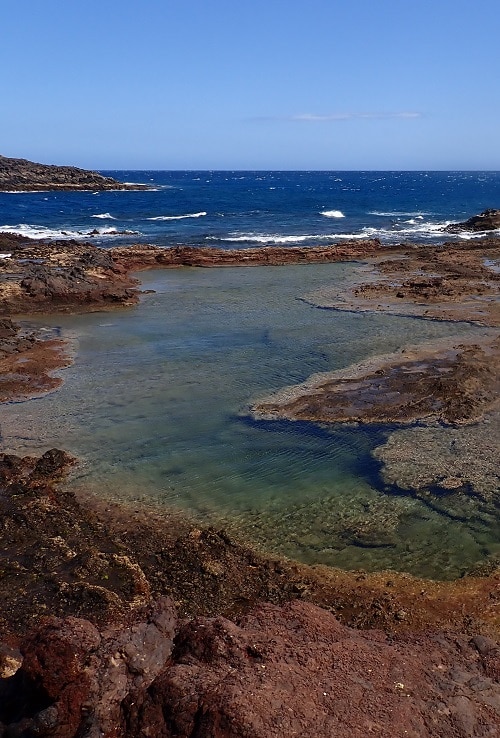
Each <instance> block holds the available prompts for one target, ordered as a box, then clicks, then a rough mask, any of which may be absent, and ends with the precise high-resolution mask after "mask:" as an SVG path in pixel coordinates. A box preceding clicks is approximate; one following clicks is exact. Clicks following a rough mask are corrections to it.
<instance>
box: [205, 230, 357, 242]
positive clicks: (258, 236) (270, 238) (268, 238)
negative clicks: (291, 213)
mask: <svg viewBox="0 0 500 738" xmlns="http://www.w3.org/2000/svg"><path fill="white" fill-rule="evenodd" d="M339 238H343V239H346V238H369V236H368V235H364V234H359V233H341V234H339V233H322V234H299V235H295V236H282V235H279V234H275V233H246V234H240V235H234V236H226V237H224V238H218V237H217V236H208V237H207V240H208V241H219V242H220V241H224V242H226V241H227V242H231V243H263V244H268V245H270V244H287V243H288V244H293V243H303V242H304V241H334V240H338V239H339Z"/></svg>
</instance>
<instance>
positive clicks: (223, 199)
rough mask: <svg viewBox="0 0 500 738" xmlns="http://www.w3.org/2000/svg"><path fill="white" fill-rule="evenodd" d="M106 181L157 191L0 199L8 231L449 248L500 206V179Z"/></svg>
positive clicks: (218, 174)
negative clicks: (467, 224)
mask: <svg viewBox="0 0 500 738" xmlns="http://www.w3.org/2000/svg"><path fill="white" fill-rule="evenodd" d="M103 174H106V175H110V176H113V177H115V178H117V179H119V180H120V181H124V182H134V183H141V184H147V185H149V186H150V187H151V188H152V189H151V190H150V191H117V192H96V193H91V192H90V193H75V192H58V193H53V192H38V193H24V192H23V193H0V232H2V231H5V230H8V231H13V232H16V233H25V234H26V235H28V236H31V237H32V238H77V239H86V238H87V239H90V238H91V239H93V240H94V241H98V242H99V243H100V245H102V246H107V245H114V244H123V243H155V244H158V245H160V246H174V245H179V244H183V245H194V246H218V247H222V248H245V247H251V246H257V245H265V244H270V245H271V244H272V245H275V244H279V245H289V246H297V245H302V246H312V245H317V244H325V243H332V242H335V241H338V240H342V239H347V238H381V239H383V240H384V241H385V242H387V243H397V242H401V241H408V240H411V241H417V242H427V243H429V242H431V243H432V242H436V241H439V240H442V238H443V236H442V233H441V232H440V229H441V228H442V227H443V226H444V225H447V224H448V223H450V222H453V221H462V220H465V219H467V218H468V217H470V216H471V215H475V214H477V213H479V212H481V211H482V210H484V209H485V208H487V207H497V206H498V204H499V202H500V172H302V171H300V172H265V171H259V172H249V171H240V172H238V171H235V172H223V171H213V172H211V171H200V172H196V171H167V172H163V171H112V172H103ZM459 237H460V238H470V237H471V235H470V234H469V233H466V232H464V233H462V234H459ZM475 237H478V235H475Z"/></svg>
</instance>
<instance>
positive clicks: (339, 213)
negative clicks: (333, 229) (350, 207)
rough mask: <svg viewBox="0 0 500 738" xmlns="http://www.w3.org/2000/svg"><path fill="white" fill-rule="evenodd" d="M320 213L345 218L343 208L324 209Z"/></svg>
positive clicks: (326, 216) (330, 216)
mask: <svg viewBox="0 0 500 738" xmlns="http://www.w3.org/2000/svg"><path fill="white" fill-rule="evenodd" d="M320 215H324V216H325V218H345V215H344V213H343V212H342V211H341V210H322V211H321V212H320Z"/></svg>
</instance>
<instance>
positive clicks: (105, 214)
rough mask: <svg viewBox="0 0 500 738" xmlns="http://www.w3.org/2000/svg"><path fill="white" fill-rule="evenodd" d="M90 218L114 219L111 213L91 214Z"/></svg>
mask: <svg viewBox="0 0 500 738" xmlns="http://www.w3.org/2000/svg"><path fill="white" fill-rule="evenodd" d="M90 217H91V218H101V219H102V220H116V218H115V217H114V216H113V215H111V213H98V214H97V215H91V216H90Z"/></svg>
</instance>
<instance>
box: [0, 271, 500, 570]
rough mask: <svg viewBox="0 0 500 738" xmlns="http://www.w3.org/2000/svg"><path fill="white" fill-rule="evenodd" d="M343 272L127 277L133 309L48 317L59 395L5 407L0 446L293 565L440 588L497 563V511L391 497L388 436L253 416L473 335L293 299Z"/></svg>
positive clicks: (468, 328) (452, 327) (461, 329)
mask: <svg viewBox="0 0 500 738" xmlns="http://www.w3.org/2000/svg"><path fill="white" fill-rule="evenodd" d="M353 268H354V265H352V264H328V265H309V266H287V267H273V268H269V267H257V268H248V269H243V268H239V269H238V268H234V269H233V268H228V269H205V270H203V269H181V270H166V271H159V272H148V273H142V274H141V275H140V278H141V281H142V283H143V287H144V289H154V290H156V292H155V293H154V294H149V295H145V296H144V298H143V300H142V301H141V304H140V305H139V306H138V307H134V308H130V309H125V310H120V311H117V312H113V313H93V314H90V315H82V316H64V317H61V316H57V317H54V316H52V317H48V318H46V319H44V320H43V322H44V323H45V324H47V325H50V326H59V327H60V328H61V331H62V333H63V335H69V336H73V337H74V338H75V340H76V341H77V354H76V360H75V363H74V365H73V366H72V367H70V368H69V369H67V370H64V372H63V373H62V375H63V376H64V378H65V383H64V385H63V387H62V388H61V389H60V390H59V391H57V392H55V393H53V394H51V395H47V396H45V397H43V398H39V399H35V400H30V401H28V402H23V403H11V404H9V405H6V406H4V407H3V408H2V409H1V430H2V439H3V447H4V449H6V450H10V451H17V452H20V451H23V452H26V451H28V452H32V451H40V450H45V449H46V448H48V447H53V446H58V447H62V448H65V449H67V450H69V451H71V452H73V453H74V454H76V455H77V456H79V457H80V458H81V459H82V464H81V465H80V467H79V468H78V470H77V472H76V473H75V476H74V479H73V482H72V483H73V484H75V485H85V486H87V487H89V488H90V489H92V490H94V491H95V492H97V493H98V494H101V495H108V496H110V497H113V498H120V499H125V500H144V501H148V502H153V503H155V504H159V505H167V506H170V507H174V508H176V509H181V510H185V511H187V512H189V513H190V514H191V515H192V516H193V518H194V519H196V520H199V522H200V523H201V524H215V525H224V526H225V527H226V528H229V529H230V530H231V531H233V532H237V533H238V534H239V535H240V536H241V537H242V538H244V539H246V540H247V541H249V542H252V543H254V544H256V545H259V546H261V547H262V548H263V549H265V550H266V551H271V552H276V553H280V554H285V555H288V556H292V557H294V558H298V559H301V560H303V561H307V562H314V563H326V564H332V565H339V566H342V567H345V568H364V569H366V570H374V569H381V568H393V569H399V570H404V571H409V572H413V573H415V574H419V575H423V576H433V577H438V578H439V577H443V578H448V577H452V576H456V575H457V574H459V573H461V572H462V571H463V570H464V569H466V568H467V567H469V566H471V565H472V564H474V563H476V562H478V561H481V560H483V559H484V558H485V557H486V556H488V555H489V554H492V553H495V551H496V548H495V546H496V544H495V541H496V540H498V539H499V535H498V534H499V530H498V521H497V518H496V517H495V516H492V517H491V518H490V517H488V516H486V517H485V516H483V517H482V518H481V520H480V522H479V523H478V521H477V519H476V518H477V515H476V511H475V510H474V509H473V506H472V507H471V514H470V520H469V519H465V520H461V521H457V520H452V519H450V518H449V517H448V516H446V515H443V514H441V513H440V512H438V511H435V510H433V509H432V508H430V507H429V506H427V505H424V504H423V503H422V502H421V501H419V500H415V499H412V497H411V496H409V495H408V496H403V495H401V496H395V495H394V494H388V490H387V489H386V488H384V485H383V483H382V481H381V479H380V477H379V474H378V467H377V464H376V462H375V461H374V460H373V458H372V456H371V451H372V449H373V448H374V447H375V446H377V445H380V443H382V442H383V441H384V439H385V438H386V434H387V432H388V430H387V429H382V428H373V427H372V428H359V427H348V426H335V427H331V428H319V427H316V426H313V425H309V424H306V423H286V422H280V423H266V422H254V421H252V420H250V419H249V418H248V417H247V416H246V415H245V411H246V408H247V406H248V404H249V403H250V402H251V401H252V400H254V399H255V398H256V397H258V396H259V395H264V394H267V393H268V392H269V391H271V390H274V389H277V388H279V387H282V386H283V385H287V384H291V383H295V382H300V381H302V380H304V379H305V378H306V377H307V376H309V375H310V374H312V373H313V372H319V371H327V370H332V369H337V368H341V367H344V366H347V365H349V364H351V363H353V362H355V361H359V360H361V359H364V358H367V357H368V356H371V355H375V354H383V353H387V352H391V351H394V350H396V349H398V348H400V347H401V346H403V345H404V344H406V343H415V342H419V341H421V340H428V339H433V338H439V337H441V336H448V335H453V334H457V333H459V332H462V333H463V332H470V331H478V332H480V331H481V329H478V328H475V327H472V326H466V325H463V324H461V325H457V324H451V323H437V322H431V321H424V320H419V319H414V318H402V317H397V316H383V315H377V314H373V315H372V314H366V313H365V314H355V313H348V312H340V311H327V310H319V309H317V308H314V307H312V306H311V305H308V304H306V303H305V302H303V301H301V300H299V299H297V298H299V297H301V296H302V295H304V294H307V293H309V292H311V290H315V289H319V288H321V287H322V286H324V285H326V284H331V283H334V282H339V283H342V284H343V283H345V281H346V280H348V279H349V278H350V276H351V274H352V272H353Z"/></svg>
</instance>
